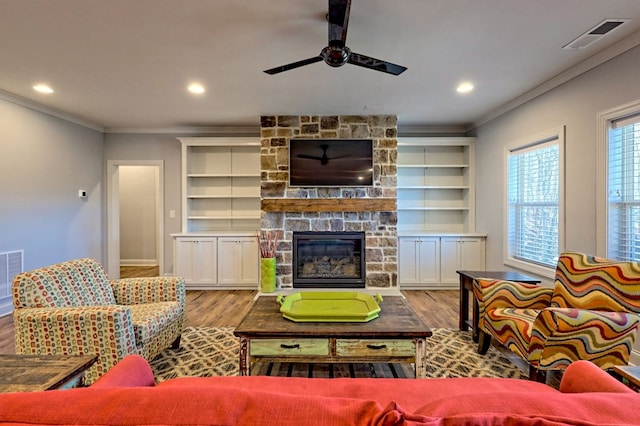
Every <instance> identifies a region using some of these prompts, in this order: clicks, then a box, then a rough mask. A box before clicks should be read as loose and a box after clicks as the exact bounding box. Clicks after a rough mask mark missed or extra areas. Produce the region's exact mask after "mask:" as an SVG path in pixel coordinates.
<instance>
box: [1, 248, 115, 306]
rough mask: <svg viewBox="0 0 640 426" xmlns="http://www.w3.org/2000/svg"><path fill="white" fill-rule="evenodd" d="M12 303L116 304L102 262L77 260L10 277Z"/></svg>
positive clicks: (33, 304)
mask: <svg viewBox="0 0 640 426" xmlns="http://www.w3.org/2000/svg"><path fill="white" fill-rule="evenodd" d="M12 289H13V303H14V307H15V308H16V309H20V308H55V307H78V306H101V305H115V304H116V301H115V297H114V295H113V291H112V290H111V286H110V284H109V281H108V278H107V274H106V272H105V271H104V268H103V267H102V265H101V264H100V263H99V262H98V261H96V260H95V259H77V260H71V261H67V262H62V263H58V264H55V265H51V266H47V267H44V268H39V269H34V270H32V271H29V272H23V273H21V274H18V275H17V276H16V277H15V278H14V280H13V287H12Z"/></svg>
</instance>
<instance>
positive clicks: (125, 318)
mask: <svg viewBox="0 0 640 426" xmlns="http://www.w3.org/2000/svg"><path fill="white" fill-rule="evenodd" d="M13 323H14V329H15V350H16V353H18V354H57V355H93V354H95V355H98V360H97V361H96V363H95V364H94V365H93V366H92V367H91V368H90V370H89V371H88V372H87V376H86V381H87V383H91V382H93V380H95V379H96V378H97V377H98V376H99V375H101V374H102V373H103V372H105V371H107V370H108V369H109V368H111V367H112V366H113V365H115V363H116V362H118V361H119V360H120V359H122V358H123V357H124V356H125V355H127V354H131V353H137V348H136V342H135V335H134V332H133V321H132V318H131V310H130V309H129V308H127V307H126V306H116V305H107V306H83V307H64V308H60V307H56V308H23V309H16V310H15V311H14V313H13Z"/></svg>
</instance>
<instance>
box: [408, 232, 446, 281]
mask: <svg viewBox="0 0 640 426" xmlns="http://www.w3.org/2000/svg"><path fill="white" fill-rule="evenodd" d="M398 251H399V256H398V271H399V279H400V285H401V286H402V287H403V288H409V287H422V286H423V285H424V284H430V285H437V284H438V283H439V282H440V238H438V237H400V238H399V239H398Z"/></svg>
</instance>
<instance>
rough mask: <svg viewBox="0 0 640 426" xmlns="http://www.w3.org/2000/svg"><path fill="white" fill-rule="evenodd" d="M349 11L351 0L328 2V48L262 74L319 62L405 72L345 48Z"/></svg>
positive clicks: (387, 71)
mask: <svg viewBox="0 0 640 426" xmlns="http://www.w3.org/2000/svg"><path fill="white" fill-rule="evenodd" d="M350 10H351V0H329V13H328V14H327V20H328V22H329V44H328V46H327V47H325V48H324V49H322V51H321V52H320V54H319V55H318V56H313V57H311V58H308V59H303V60H302V61H297V62H292V63H290V64H287V65H282V66H279V67H275V68H271V69H268V70H265V71H264V72H266V73H267V74H271V75H273V74H278V73H281V72H283V71H289V70H292V69H295V68H299V67H302V66H305V65H310V64H313V63H316V62H320V61H324V62H325V63H326V64H327V65H329V66H331V67H341V66H342V65H344V64H346V63H349V64H352V65H357V66H359V67H363V68H369V69H372V70H375V71H381V72H386V73H388V74H393V75H400V74H402V73H403V72H404V71H406V69H407V68H406V67H403V66H402V65H397V64H393V63H391V62H387V61H383V60H380V59H375V58H372V57H370V56H366V55H362V54H360V53H355V52H352V51H351V49H349V48H348V47H347V46H346V41H347V28H348V25H349V12H350Z"/></svg>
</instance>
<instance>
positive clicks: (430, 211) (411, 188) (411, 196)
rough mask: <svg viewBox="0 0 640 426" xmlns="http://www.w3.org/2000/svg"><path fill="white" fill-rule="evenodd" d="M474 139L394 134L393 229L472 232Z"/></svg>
mask: <svg viewBox="0 0 640 426" xmlns="http://www.w3.org/2000/svg"><path fill="white" fill-rule="evenodd" d="M474 142H475V138H467V137H437V138H429V137H423V138H399V139H398V162H397V167H398V230H406V231H421V232H433V233H465V232H474V231H475V182H474Z"/></svg>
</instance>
